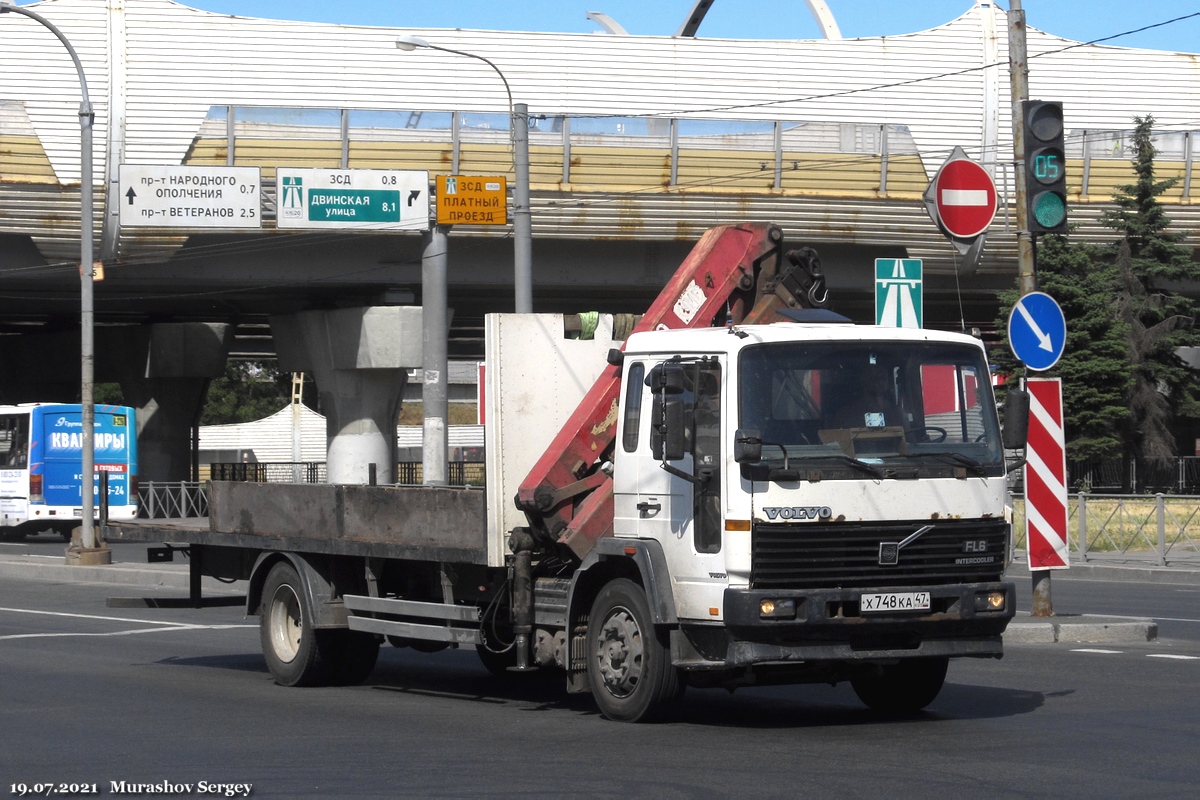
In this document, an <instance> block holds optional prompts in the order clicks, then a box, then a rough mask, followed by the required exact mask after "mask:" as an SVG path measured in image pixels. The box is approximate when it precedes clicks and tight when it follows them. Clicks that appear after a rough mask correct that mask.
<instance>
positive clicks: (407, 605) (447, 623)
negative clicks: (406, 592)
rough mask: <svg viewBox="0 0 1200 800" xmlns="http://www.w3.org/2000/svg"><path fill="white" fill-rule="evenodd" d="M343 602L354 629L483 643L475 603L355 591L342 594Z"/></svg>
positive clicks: (425, 638) (460, 642) (420, 637)
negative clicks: (434, 601) (428, 599)
mask: <svg viewBox="0 0 1200 800" xmlns="http://www.w3.org/2000/svg"><path fill="white" fill-rule="evenodd" d="M342 601H343V602H344V603H345V606H346V610H347V611H349V612H350V616H349V619H348V620H347V622H348V623H349V625H350V629H351V630H355V631H364V632H366V633H382V634H384V635H386V636H400V637H403V638H405V639H422V640H425V641H431V642H457V643H458V644H481V643H482V641H483V637H482V635H481V634H480V632H479V609H478V608H475V607H474V606H456V605H451V604H448V603H425V602H420V601H417V600H399V599H395V598H388V597H367V596H365V595H354V594H348V595H345V596H343V598H342ZM369 615H386V616H385V617H380V616H369ZM433 620H442V621H443V623H442V624H435V623H433V622H431V621H433ZM454 623H458V627H454ZM463 623H466V625H463ZM467 625H469V627H467Z"/></svg>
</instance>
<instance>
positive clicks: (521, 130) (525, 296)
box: [396, 36, 533, 314]
mask: <svg viewBox="0 0 1200 800" xmlns="http://www.w3.org/2000/svg"><path fill="white" fill-rule="evenodd" d="M396 47H397V48H399V49H401V50H406V51H412V50H416V49H418V48H420V49H428V50H441V51H442V52H444V53H453V54H455V55H459V56H466V57H467V58H474V59H477V60H479V61H482V62H483V63H485V64H487V65H488V66H489V67H491V68H492V69H493V70H495V71H496V74H497V75H499V76H500V80H501V81H502V82H503V83H504V91H505V93H506V94H507V95H508V120H509V123H508V124H509V130H510V134H511V138H512V146H513V172H514V176H515V178H516V182H515V183H514V185H513V281H514V284H515V293H516V297H515V300H516V310H517V313H518V314H521V313H525V314H528V313H530V312H532V311H533V225H532V219H531V217H530V210H529V107H528V106H526V105H525V104H524V103H516V104H514V103H513V99H512V89H511V88H510V87H509V85H508V78H506V77H504V73H503V72H501V71H500V68H499V67H497V66H496V65H495V64H494V63H492V61H491V60H490V59H487V58H484V57H483V56H481V55H476V54H475V53H468V52H466V51H465V50H454V49H451V48H449V47H442V46H441V45H436V44H432V43H430V42H427V41H425V40H424V39H422V38H420V37H419V36H399V37H397V38H396Z"/></svg>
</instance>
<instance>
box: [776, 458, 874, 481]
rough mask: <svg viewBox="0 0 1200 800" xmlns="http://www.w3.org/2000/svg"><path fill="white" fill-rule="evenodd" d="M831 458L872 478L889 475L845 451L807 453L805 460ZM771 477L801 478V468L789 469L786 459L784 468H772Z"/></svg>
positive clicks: (780, 478)
mask: <svg viewBox="0 0 1200 800" xmlns="http://www.w3.org/2000/svg"><path fill="white" fill-rule="evenodd" d="M829 459H834V460H836V461H840V462H841V463H843V464H846V465H847V466H849V467H853V468H854V469H856V470H858V471H859V472H865V473H867V474H868V475H870V476H871V477H872V478H885V477H887V476H886V475H885V474H884V472H883V470H881V469H879V468H878V467H873V466H871V465H870V464H868V463H867V462H865V461H859V460H858V459H857V458H851V457H850V456H848V455H845V454H844V453H821V454H819V455H805V456H804V458H803V460H804V461H806V462H807V461H827V460H829ZM777 475H778V478H777ZM791 476H794V477H791ZM770 477H771V478H772V479H779V480H788V479H789V478H790V479H791V480H800V470H797V469H788V467H787V463H786V460H785V462H784V468H783V469H781V470H777V469H773V470H771V472H770Z"/></svg>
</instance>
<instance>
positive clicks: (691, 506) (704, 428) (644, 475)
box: [613, 358, 726, 620]
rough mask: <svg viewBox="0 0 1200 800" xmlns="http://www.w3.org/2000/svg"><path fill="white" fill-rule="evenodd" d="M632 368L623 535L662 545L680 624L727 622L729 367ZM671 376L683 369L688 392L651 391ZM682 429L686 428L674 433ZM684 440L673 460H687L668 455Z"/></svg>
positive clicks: (621, 483) (620, 494)
mask: <svg viewBox="0 0 1200 800" xmlns="http://www.w3.org/2000/svg"><path fill="white" fill-rule="evenodd" d="M628 366H629V368H628V369H627V371H626V375H627V378H626V385H625V397H624V407H623V414H622V423H623V426H624V427H623V428H622V430H621V431H620V441H619V442H618V448H619V450H620V452H619V454H618V461H617V466H616V470H615V472H614V475H613V489H614V501H615V502H614V511H615V515H616V519H614V525H615V529H616V533H617V535H618V536H621V535H627V536H635V537H637V538H642V539H654V540H656V541H658V542H659V543H660V544H661V545H662V548H663V552H664V554H665V555H666V558H667V563H668V566H669V568H670V571H671V578H672V584H673V586H674V593H675V605H676V610H677V611H678V613H679V616H680V617H683V618H690V619H708V620H714V619H720V618H721V612H720V608H721V599H722V597H723V594H724V589H725V585H726V575H725V557H724V554H723V552H722V549H721V532H722V527H723V524H724V522H723V514H722V508H723V506H722V498H721V486H722V480H721V463H722V453H721V442H722V433H721V431H722V424H723V415H722V413H721V383H722V382H721V376H722V369H721V365H720V363H719V362H718V361H717V359H716V358H712V359H704V360H702V361H693V362H691V363H684V364H678V363H675V364H672V363H671V362H663V361H658V362H653V361H647V362H637V363H636V364H630V365H628ZM663 369H682V372H683V375H682V381H681V382H680V384H679V385H680V386H681V389H680V390H679V391H677V392H676V393H674V394H672V393H671V391H670V390H668V391H666V392H664V391H656V390H655V388H654V386H651V385H647V382H648V381H649V382H650V383H651V384H653V383H655V376H656V375H660V374H661V370H663ZM635 382H636V384H637V385H636V386H635ZM673 404H674V408H671V406H672V405H673ZM675 426H682V428H679V429H676V430H668V428H674V427H675ZM680 434H682V436H681V438H682V443H683V444H682V451H683V452H682V457H672V456H678V455H679V454H678V453H670V452H668V451H669V449H670V447H669V444H668V442H669V440H670V439H672V437H676V441H678V438H679V437H680ZM664 465H665V467H664ZM712 609H717V613H716V614H713V613H712Z"/></svg>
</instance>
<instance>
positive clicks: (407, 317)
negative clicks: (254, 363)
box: [271, 306, 422, 484]
mask: <svg viewBox="0 0 1200 800" xmlns="http://www.w3.org/2000/svg"><path fill="white" fill-rule="evenodd" d="M421 318H422V316H421V309H419V308H416V307H414V306H376V307H370V308H343V309H336V310H331V311H302V312H300V313H299V314H289V315H283V316H275V317H271V333H272V336H273V338H274V340H275V352H276V353H277V354H278V356H279V368H280V369H281V370H283V371H285V372H309V373H311V374H312V375H313V376H314V379H315V381H316V384H317V392H318V394H319V395H320V398H321V412H322V413H323V414H325V428H326V436H327V438H328V446H329V452H328V455H327V456H326V459H325V471H326V475H327V479H328V481H329V482H330V483H355V484H365V483H367V476H368V473H369V469H370V467H369V465H370V464H374V465H375V469H376V479H377V480H378V481H379V482H380V483H393V482H394V481H395V469H396V418H397V416H398V412H399V410H400V398H401V395H402V394H403V392H404V384H405V381H406V379H407V371H408V370H409V369H413V368H419V367H420V366H421V341H422V335H421V333H422V332H421Z"/></svg>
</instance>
